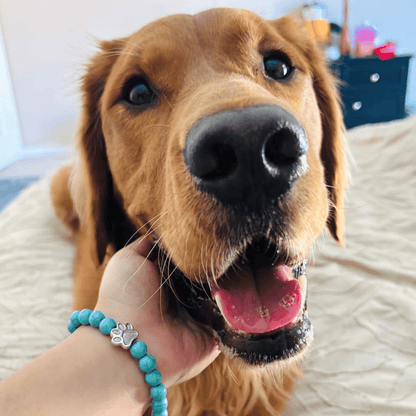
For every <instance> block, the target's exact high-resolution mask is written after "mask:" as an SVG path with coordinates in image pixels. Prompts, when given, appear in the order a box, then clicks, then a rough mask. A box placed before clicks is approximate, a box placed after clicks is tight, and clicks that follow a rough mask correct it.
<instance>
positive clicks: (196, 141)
mask: <svg viewBox="0 0 416 416" xmlns="http://www.w3.org/2000/svg"><path fill="white" fill-rule="evenodd" d="M307 150H308V140H307V138H306V134H305V131H304V130H303V128H302V127H301V125H300V124H299V122H298V121H297V120H296V118H295V117H293V116H292V115H291V114H290V113H289V112H287V111H286V110H284V109H283V108H281V107H278V106H276V105H261V106H253V107H247V108H241V109H235V110H231V111H224V112H221V113H217V114H214V115H212V116H209V117H206V118H203V119H201V120H199V121H198V122H197V123H196V124H195V125H194V126H193V127H192V129H191V130H190V131H189V133H188V136H187V139H186V146H185V148H184V149H183V154H184V158H185V164H186V166H187V168H188V170H189V172H190V173H191V174H192V175H193V177H194V180H195V181H196V183H197V185H198V187H199V188H200V189H201V190H202V191H205V192H207V193H209V194H210V195H212V196H214V197H215V198H217V199H218V200H219V201H220V202H221V203H222V204H224V205H236V204H242V203H243V204H247V205H248V206H249V207H259V206H262V205H263V203H264V202H265V201H267V200H269V199H271V198H278V197H279V196H281V195H284V194H286V193H287V192H288V191H289V190H290V188H291V187H292V185H293V183H294V182H295V180H296V179H297V178H298V177H299V176H301V175H302V173H304V172H305V170H306V156H305V153H306V152H307Z"/></svg>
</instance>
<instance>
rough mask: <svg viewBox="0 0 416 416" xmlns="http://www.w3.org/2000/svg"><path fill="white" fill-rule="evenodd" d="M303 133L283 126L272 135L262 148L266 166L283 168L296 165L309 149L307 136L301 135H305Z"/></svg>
mask: <svg viewBox="0 0 416 416" xmlns="http://www.w3.org/2000/svg"><path fill="white" fill-rule="evenodd" d="M302 133H303V132H302ZM302 133H300V134H299V133H297V132H294V131H292V130H291V129H289V128H282V129H280V130H279V131H277V132H276V133H274V134H273V135H272V136H270V137H269V138H268V139H267V141H266V143H265V144H264V145H263V149H262V156H263V160H264V162H265V164H266V166H269V167H271V168H272V169H276V168H280V169H282V168H286V167H289V166H292V165H294V164H295V163H296V162H297V160H298V159H299V158H300V157H301V156H302V155H303V154H305V153H306V151H307V142H306V138H305V139H304V138H303V137H300V136H304V133H303V134H302Z"/></svg>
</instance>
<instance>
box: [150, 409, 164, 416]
mask: <svg viewBox="0 0 416 416" xmlns="http://www.w3.org/2000/svg"><path fill="white" fill-rule="evenodd" d="M152 416H168V411H167V410H163V411H162V412H152Z"/></svg>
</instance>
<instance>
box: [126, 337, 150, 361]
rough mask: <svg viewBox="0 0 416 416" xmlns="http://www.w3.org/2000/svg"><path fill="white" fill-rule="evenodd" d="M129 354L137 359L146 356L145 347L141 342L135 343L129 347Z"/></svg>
mask: <svg viewBox="0 0 416 416" xmlns="http://www.w3.org/2000/svg"><path fill="white" fill-rule="evenodd" d="M130 354H131V355H132V356H133V357H134V358H137V359H140V358H142V357H144V356H145V355H146V354H147V346H146V344H145V343H144V342H143V341H137V342H135V343H134V344H133V345H132V346H131V347H130Z"/></svg>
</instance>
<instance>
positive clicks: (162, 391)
mask: <svg viewBox="0 0 416 416" xmlns="http://www.w3.org/2000/svg"><path fill="white" fill-rule="evenodd" d="M167 394H168V389H167V388H166V387H165V386H164V385H163V384H159V385H158V386H155V387H151V388H150V395H151V396H152V398H153V399H155V400H162V399H164V398H165V397H166V395H167Z"/></svg>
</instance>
